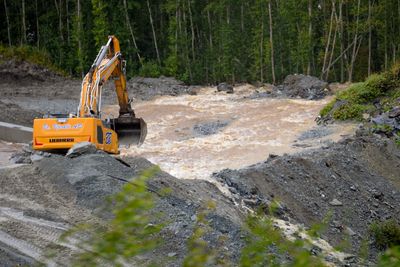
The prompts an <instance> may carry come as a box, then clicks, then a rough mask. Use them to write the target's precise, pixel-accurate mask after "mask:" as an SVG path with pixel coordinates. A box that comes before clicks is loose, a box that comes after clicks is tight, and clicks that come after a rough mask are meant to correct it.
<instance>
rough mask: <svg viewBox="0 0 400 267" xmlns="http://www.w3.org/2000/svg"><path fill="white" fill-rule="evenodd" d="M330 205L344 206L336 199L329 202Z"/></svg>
mask: <svg viewBox="0 0 400 267" xmlns="http://www.w3.org/2000/svg"><path fill="white" fill-rule="evenodd" d="M329 204H330V205H332V206H343V203H342V202H340V201H339V200H337V199H336V198H334V199H333V200H332V201H331V202H329Z"/></svg>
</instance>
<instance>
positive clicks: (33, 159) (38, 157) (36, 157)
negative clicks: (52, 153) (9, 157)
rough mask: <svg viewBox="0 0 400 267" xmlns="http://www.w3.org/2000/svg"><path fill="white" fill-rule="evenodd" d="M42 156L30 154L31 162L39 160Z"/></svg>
mask: <svg viewBox="0 0 400 267" xmlns="http://www.w3.org/2000/svg"><path fill="white" fill-rule="evenodd" d="M43 158H44V157H43V156H41V155H39V154H33V155H31V157H30V159H31V162H35V161H39V160H41V159H43Z"/></svg>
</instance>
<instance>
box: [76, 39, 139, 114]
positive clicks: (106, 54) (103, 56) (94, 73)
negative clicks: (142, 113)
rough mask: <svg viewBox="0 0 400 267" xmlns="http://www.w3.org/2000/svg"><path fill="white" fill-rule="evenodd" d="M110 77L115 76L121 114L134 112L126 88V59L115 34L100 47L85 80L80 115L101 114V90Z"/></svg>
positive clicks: (79, 109)
mask: <svg viewBox="0 0 400 267" xmlns="http://www.w3.org/2000/svg"><path fill="white" fill-rule="evenodd" d="M110 77H113V78H114V84H115V90H116V94H117V98H118V103H119V107H120V114H121V115H123V114H128V113H129V114H133V110H132V108H131V105H130V101H129V97H128V91H127V89H126V78H125V61H124V60H122V55H121V52H120V47H119V41H118V39H117V38H116V37H115V36H110V37H109V39H108V42H107V44H106V45H105V46H103V47H102V48H101V49H100V52H99V54H98V55H97V57H96V59H95V61H94V62H93V65H92V67H91V68H90V70H89V72H88V73H87V74H86V76H85V78H84V80H83V83H82V90H81V99H80V104H79V108H78V114H79V117H92V116H95V117H98V116H100V115H101V114H100V113H101V90H102V86H103V84H105V83H106V82H107V80H108V79H109V78H110ZM133 115H134V114H133Z"/></svg>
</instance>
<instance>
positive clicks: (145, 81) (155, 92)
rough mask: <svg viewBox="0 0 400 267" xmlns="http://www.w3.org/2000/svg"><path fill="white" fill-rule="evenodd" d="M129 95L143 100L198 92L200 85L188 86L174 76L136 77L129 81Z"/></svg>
mask: <svg viewBox="0 0 400 267" xmlns="http://www.w3.org/2000/svg"><path fill="white" fill-rule="evenodd" d="M127 85H128V90H129V96H130V97H134V98H136V99H141V100H150V99H152V98H154V97H155V96H160V95H171V96H176V95H183V94H196V91H197V89H198V87H196V86H187V85H185V84H184V83H183V82H181V81H178V80H176V79H175V78H172V77H164V76H161V77H160V78H143V77H135V78H133V79H130V80H129V81H128V84H127Z"/></svg>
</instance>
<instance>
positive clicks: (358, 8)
mask: <svg viewBox="0 0 400 267" xmlns="http://www.w3.org/2000/svg"><path fill="white" fill-rule="evenodd" d="M360 5H361V0H358V3H357V18H356V30H355V33H354V44H353V53H352V54H351V59H350V68H349V82H352V81H353V70H354V63H355V61H356V57H357V52H358V49H357V45H358V44H357V40H358V24H359V20H360Z"/></svg>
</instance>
